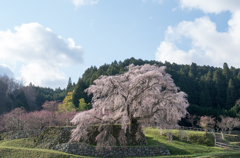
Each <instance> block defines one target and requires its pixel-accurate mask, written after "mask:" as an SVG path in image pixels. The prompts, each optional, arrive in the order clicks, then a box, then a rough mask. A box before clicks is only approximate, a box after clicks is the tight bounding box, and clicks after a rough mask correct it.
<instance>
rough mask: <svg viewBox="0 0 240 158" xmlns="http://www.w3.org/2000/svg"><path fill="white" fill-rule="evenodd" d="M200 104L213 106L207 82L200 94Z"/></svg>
mask: <svg viewBox="0 0 240 158" xmlns="http://www.w3.org/2000/svg"><path fill="white" fill-rule="evenodd" d="M199 104H200V106H201V107H212V100H211V96H210V94H209V91H208V87H207V84H205V86H204V90H203V91H202V92H201V94H200V101H199Z"/></svg>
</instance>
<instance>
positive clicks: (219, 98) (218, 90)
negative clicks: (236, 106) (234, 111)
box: [213, 69, 226, 108]
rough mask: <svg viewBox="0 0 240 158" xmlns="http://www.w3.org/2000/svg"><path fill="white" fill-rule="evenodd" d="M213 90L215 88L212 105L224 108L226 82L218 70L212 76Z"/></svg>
mask: <svg viewBox="0 0 240 158" xmlns="http://www.w3.org/2000/svg"><path fill="white" fill-rule="evenodd" d="M213 81H214V88H215V99H214V102H213V103H214V104H215V106H217V105H218V104H219V105H220V107H222V108H225V107H224V106H225V105H226V80H225V76H223V74H222V73H221V70H220V69H217V70H216V71H215V72H214V75H213Z"/></svg>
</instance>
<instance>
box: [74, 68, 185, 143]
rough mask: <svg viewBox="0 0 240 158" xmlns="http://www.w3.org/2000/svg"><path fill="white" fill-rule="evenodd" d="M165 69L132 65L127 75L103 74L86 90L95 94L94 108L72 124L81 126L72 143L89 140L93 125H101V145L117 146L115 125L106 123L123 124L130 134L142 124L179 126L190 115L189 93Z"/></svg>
mask: <svg viewBox="0 0 240 158" xmlns="http://www.w3.org/2000/svg"><path fill="white" fill-rule="evenodd" d="M165 68H166V67H165V66H163V67H158V66H156V65H150V64H145V65H142V66H138V65H137V66H134V65H133V64H131V65H129V66H128V67H127V69H128V71H126V72H125V73H123V74H119V75H115V76H105V75H102V76H100V77H99V78H98V79H96V80H94V81H93V84H92V85H91V86H90V87H89V88H88V89H86V90H85V92H87V93H88V94H93V98H92V106H93V108H92V109H91V110H88V111H84V112H81V113H79V114H77V115H76V116H75V117H74V119H73V120H72V121H71V122H72V123H73V124H74V125H77V128H76V129H75V130H73V131H72V135H71V141H79V140H80V139H84V141H86V140H87V139H88V136H87V133H86V132H84V131H86V130H87V127H88V126H89V125H99V132H100V131H101V133H100V134H99V135H98V136H97V137H96V140H97V142H98V143H97V144H98V145H101V146H106V145H112V146H113V145H115V144H116V139H115V138H114V137H113V136H112V133H111V131H112V129H111V127H112V126H110V127H106V128H105V127H103V124H116V123H121V127H122V131H121V132H122V133H126V130H127V124H128V123H130V125H131V124H141V123H142V121H145V120H150V122H152V123H157V124H158V125H163V124H167V125H177V121H178V120H180V119H181V118H182V117H184V116H185V115H186V113H187V110H186V108H187V107H188V106H189V104H188V101H187V99H186V97H187V95H186V93H184V92H182V91H180V89H179V88H178V87H176V85H175V84H174V82H173V79H172V78H171V75H169V74H168V73H166V72H165ZM130 127H131V126H130ZM102 128H103V130H101V129H102ZM139 130H141V128H139ZM139 132H140V131H139ZM139 132H137V133H136V136H137V135H139ZM106 133H107V134H106ZM125 141H126V139H125V135H122V138H121V144H122V145H124V144H126V142H125Z"/></svg>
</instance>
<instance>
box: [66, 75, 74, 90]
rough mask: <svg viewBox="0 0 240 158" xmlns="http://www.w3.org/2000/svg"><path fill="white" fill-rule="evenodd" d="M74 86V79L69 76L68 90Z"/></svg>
mask: <svg viewBox="0 0 240 158" xmlns="http://www.w3.org/2000/svg"><path fill="white" fill-rule="evenodd" d="M72 87H73V85H72V80H71V77H69V79H68V85H67V92H70V91H71V88H72Z"/></svg>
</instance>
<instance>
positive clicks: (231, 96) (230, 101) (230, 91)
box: [225, 79, 237, 109]
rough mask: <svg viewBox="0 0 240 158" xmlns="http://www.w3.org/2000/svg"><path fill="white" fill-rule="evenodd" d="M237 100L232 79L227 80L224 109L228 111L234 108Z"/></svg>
mask: <svg viewBox="0 0 240 158" xmlns="http://www.w3.org/2000/svg"><path fill="white" fill-rule="evenodd" d="M236 100H237V96H236V91H235V86H234V83H233V81H232V79H230V80H229V83H228V88H227V102H226V106H225V107H226V109H230V108H231V107H233V106H234V104H235V102H236Z"/></svg>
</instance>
